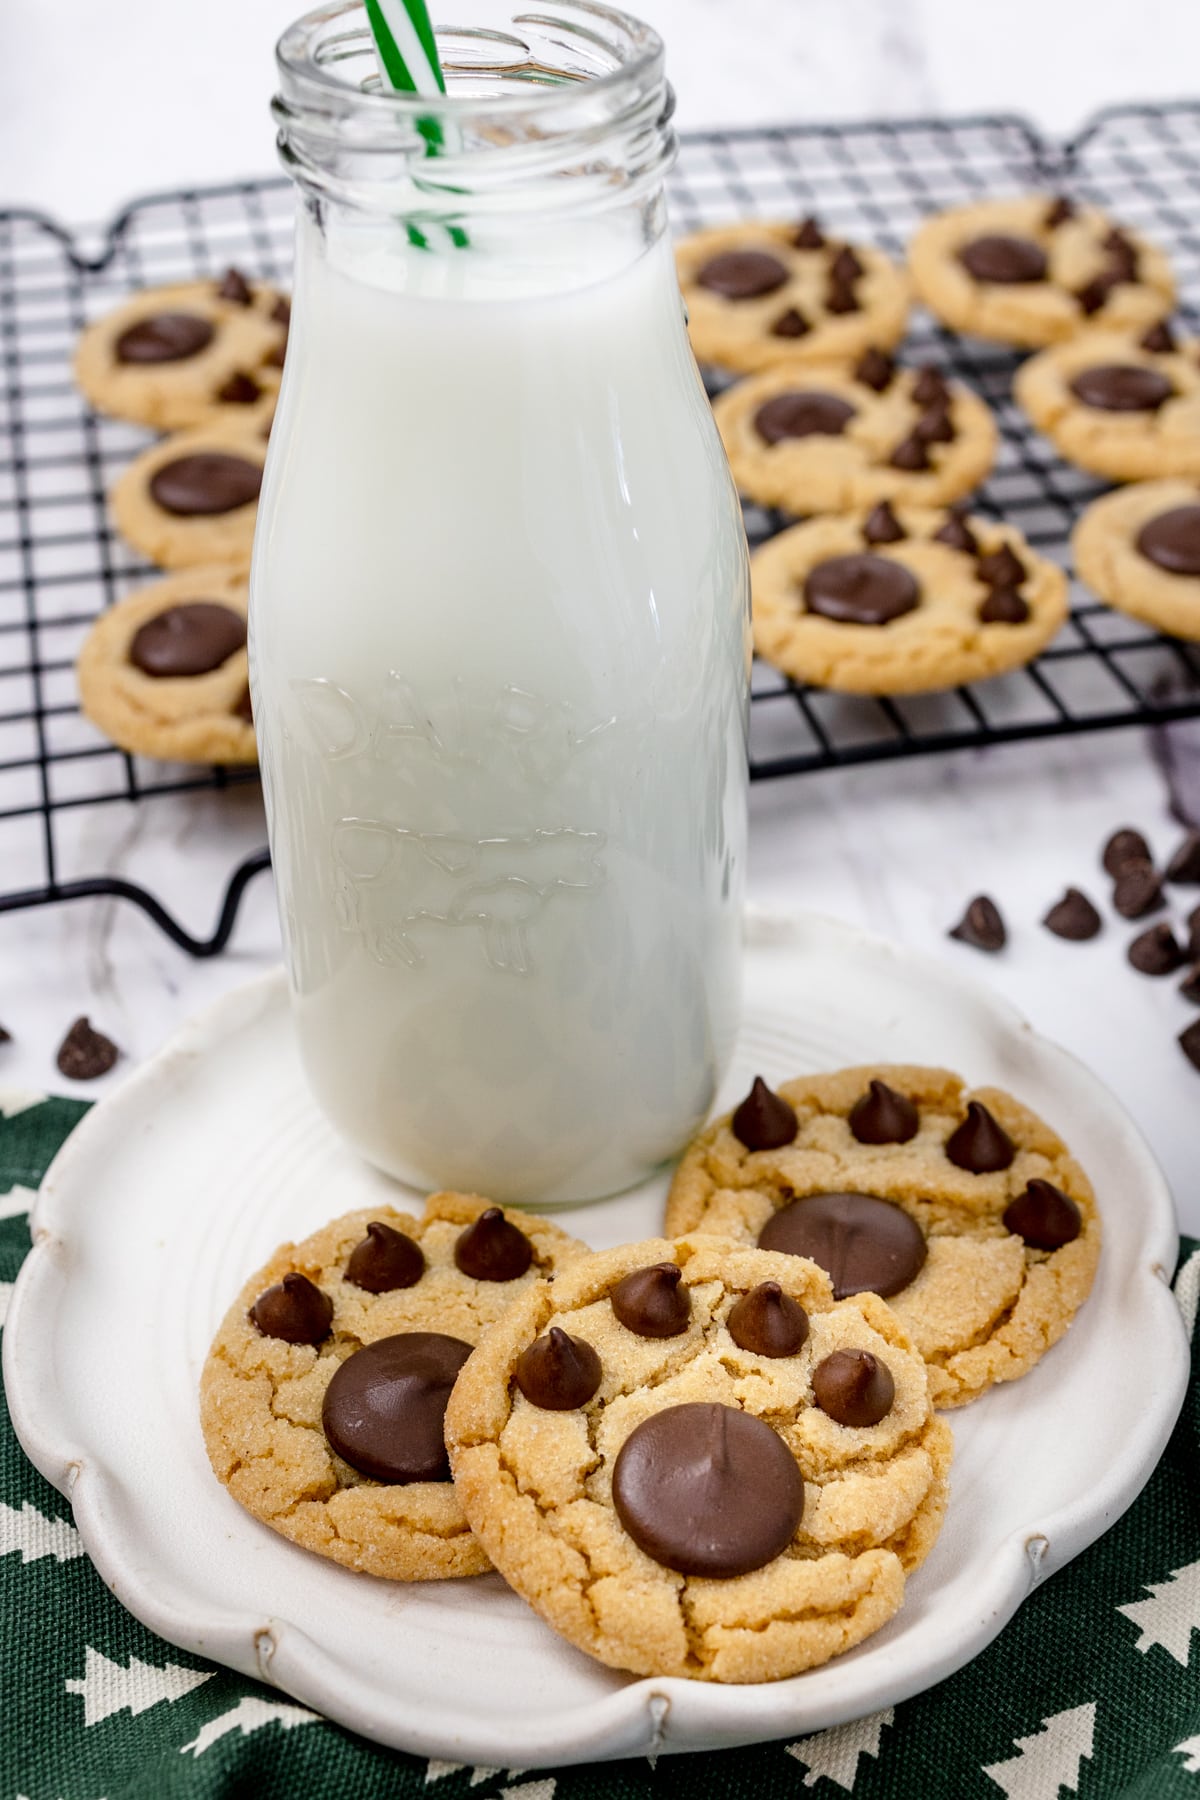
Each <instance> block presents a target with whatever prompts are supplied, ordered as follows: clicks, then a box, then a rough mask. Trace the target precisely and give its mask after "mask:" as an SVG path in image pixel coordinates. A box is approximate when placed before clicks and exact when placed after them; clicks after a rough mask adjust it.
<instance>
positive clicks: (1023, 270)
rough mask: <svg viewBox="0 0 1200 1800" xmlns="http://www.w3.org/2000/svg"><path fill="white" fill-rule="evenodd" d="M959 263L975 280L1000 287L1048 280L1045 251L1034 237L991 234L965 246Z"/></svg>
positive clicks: (959, 257)
mask: <svg viewBox="0 0 1200 1800" xmlns="http://www.w3.org/2000/svg"><path fill="white" fill-rule="evenodd" d="M958 260H959V262H960V263H961V264H962V266H963V268H964V269H965V270H966V271H967V274H968V275H971V276H973V277H974V278H975V280H976V281H987V282H992V283H995V284H996V285H997V286H1001V287H1011V286H1012V285H1014V284H1015V283H1018V282H1025V281H1045V279H1046V269H1047V264H1046V252H1045V251H1044V250H1043V249H1042V247H1041V245H1040V244H1035V243H1034V241H1033V239H1032V238H1025V237H1012V236H1008V235H1006V234H1004V233H1002V232H989V233H987V234H986V235H985V236H983V237H977V238H972V239H971V241H970V243H967V244H964V245H963V246H962V249H961V250H960V251H959V253H958Z"/></svg>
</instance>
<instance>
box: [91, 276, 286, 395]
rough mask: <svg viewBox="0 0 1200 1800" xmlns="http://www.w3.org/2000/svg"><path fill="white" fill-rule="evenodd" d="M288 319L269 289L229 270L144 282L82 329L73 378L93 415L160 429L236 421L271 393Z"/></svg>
mask: <svg viewBox="0 0 1200 1800" xmlns="http://www.w3.org/2000/svg"><path fill="white" fill-rule="evenodd" d="M290 317H291V305H290V302H289V301H288V299H287V297H286V296H285V295H283V294H281V293H280V291H279V289H278V288H275V287H271V286H270V285H269V284H267V283H265V282H259V281H253V282H251V281H248V280H247V279H246V277H245V276H244V275H242V274H241V272H240V271H239V270H237V269H227V270H226V272H225V274H224V276H223V277H221V279H219V280H217V281H188V282H184V283H181V284H180V285H179V286H176V287H156V288H146V289H145V290H144V291H143V292H141V293H138V294H134V295H132V296H131V297H130V298H129V299H128V300H126V301H124V302H123V303H122V304H121V305H120V306H118V307H117V308H116V309H115V310H114V311H113V312H110V313H106V314H105V315H104V317H103V318H102V319H97V320H96V321H95V323H94V324H92V325H89V326H88V328H87V330H86V331H85V332H84V333H83V336H82V337H81V338H80V340H79V344H78V347H77V349H76V352H75V379H76V380H77V381H78V383H79V385H80V387H81V388H82V389H83V392H84V394H85V395H86V396H87V398H88V400H89V401H90V402H91V404H92V405H93V406H94V407H95V408H96V410H97V412H103V413H112V414H114V415H115V416H116V417H117V418H121V419H132V420H134V422H135V423H137V424H139V425H153V426H154V427H156V429H158V430H159V431H179V430H182V429H185V428H186V427H187V426H190V425H199V424H201V423H203V422H204V421H206V420H209V419H211V418H213V417H214V416H221V415H224V414H228V415H230V416H232V417H234V418H236V417H237V415H238V414H239V413H240V412H242V411H244V409H245V408H246V407H247V406H252V405H254V404H255V402H257V401H258V400H260V399H261V398H262V397H263V396H264V395H270V394H274V393H275V392H277V390H278V388H279V380H280V373H281V371H282V369H283V357H284V351H285V349H286V346H287V334H288V323H289V320H290Z"/></svg>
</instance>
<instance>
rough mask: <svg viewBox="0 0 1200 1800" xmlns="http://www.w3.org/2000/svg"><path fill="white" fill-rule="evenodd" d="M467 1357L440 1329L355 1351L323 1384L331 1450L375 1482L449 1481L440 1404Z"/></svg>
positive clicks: (467, 1352)
mask: <svg viewBox="0 0 1200 1800" xmlns="http://www.w3.org/2000/svg"><path fill="white" fill-rule="evenodd" d="M470 1354H471V1346H470V1344H464V1343H463V1341H462V1339H461V1338H456V1337H446V1336H444V1335H443V1333H441V1332H440V1331H401V1332H398V1333H397V1334H396V1336H395V1337H385V1338H377V1339H376V1341H375V1342H374V1343H373V1344H367V1345H366V1346H365V1347H364V1348H363V1349H362V1350H356V1351H355V1352H354V1354H353V1356H348V1357H347V1358H346V1360H345V1362H344V1363H342V1364H341V1366H340V1367H339V1368H338V1369H337V1370H336V1371H335V1373H334V1376H333V1379H332V1381H331V1382H330V1383H329V1386H328V1387H327V1388H326V1389H325V1399H324V1403H323V1405H322V1407H321V1424H322V1426H323V1427H324V1431H325V1436H326V1438H327V1439H328V1440H329V1446H330V1449H331V1450H333V1452H334V1453H335V1455H337V1456H340V1457H341V1458H342V1460H343V1462H348V1463H349V1464H350V1467H351V1468H352V1469H357V1470H358V1471H359V1473H360V1474H362V1475H369V1476H371V1478H372V1479H373V1480H375V1481H386V1482H389V1483H392V1484H396V1485H405V1484H407V1483H408V1482H410V1481H449V1479H450V1463H449V1460H448V1459H447V1456H446V1443H445V1437H444V1420H445V1417H446V1402H447V1401H448V1400H449V1398H450V1390H451V1389H452V1388H453V1386H454V1383H455V1380H456V1379H457V1377H458V1372H459V1370H460V1369H461V1368H462V1366H463V1364H464V1363H465V1362H466V1360H467V1358H468V1356H470Z"/></svg>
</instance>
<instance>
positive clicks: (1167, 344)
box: [1138, 319, 1175, 356]
mask: <svg viewBox="0 0 1200 1800" xmlns="http://www.w3.org/2000/svg"><path fill="white" fill-rule="evenodd" d="M1138 345H1139V347H1140V348H1141V349H1143V350H1149V351H1150V353H1151V354H1152V355H1154V356H1169V355H1170V353H1171V351H1172V350H1174V349H1175V333H1174V332H1173V331H1172V330H1171V327H1170V326H1169V325H1168V324H1167V321H1166V320H1165V319H1160V320H1159V321H1158V323H1157V324H1156V325H1151V326H1150V328H1149V330H1148V331H1144V332H1143V333H1142V335H1141V337H1140V338H1139V339H1138Z"/></svg>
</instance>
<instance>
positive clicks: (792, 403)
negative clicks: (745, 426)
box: [754, 388, 855, 444]
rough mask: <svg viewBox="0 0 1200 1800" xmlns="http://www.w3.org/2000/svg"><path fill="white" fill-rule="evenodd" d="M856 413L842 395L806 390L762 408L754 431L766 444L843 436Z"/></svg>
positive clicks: (775, 400) (777, 397)
mask: <svg viewBox="0 0 1200 1800" xmlns="http://www.w3.org/2000/svg"><path fill="white" fill-rule="evenodd" d="M854 411H855V409H854V407H853V406H851V404H850V402H849V401H848V400H843V399H842V398H841V397H840V395H838V394H826V393H822V392H821V391H820V389H818V388H802V389H800V390H798V391H797V392H796V393H792V394H776V395H775V396H774V398H773V399H771V400H768V401H766V402H765V403H764V404H763V405H762V406H760V407H759V409H758V411H757V412H756V413H755V415H754V429H755V431H757V433H758V435H759V437H760V438H761V439H762V441H763V443H764V444H779V443H782V442H783V440H784V439H785V438H805V437H840V436H841V435H842V433H843V432H844V431H845V429H846V427H847V425H848V424H849V423H850V421H851V419H852V418H853V417H854Z"/></svg>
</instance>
